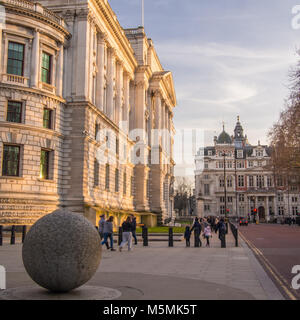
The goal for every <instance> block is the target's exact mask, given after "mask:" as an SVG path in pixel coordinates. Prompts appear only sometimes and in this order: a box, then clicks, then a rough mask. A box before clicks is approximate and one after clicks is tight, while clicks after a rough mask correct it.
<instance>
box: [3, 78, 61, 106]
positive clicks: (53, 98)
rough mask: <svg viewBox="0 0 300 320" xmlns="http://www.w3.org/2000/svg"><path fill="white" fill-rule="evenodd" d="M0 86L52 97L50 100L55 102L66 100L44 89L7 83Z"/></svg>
mask: <svg viewBox="0 0 300 320" xmlns="http://www.w3.org/2000/svg"><path fill="white" fill-rule="evenodd" d="M0 88H1V89H2V90H5V89H6V90H14V91H19V92H22V93H24V94H33V95H36V96H42V97H46V98H48V99H52V100H54V101H56V102H59V103H63V104H66V100H65V99H62V98H61V97H58V96H55V95H52V94H50V93H47V92H45V91H41V90H39V89H32V88H26V87H19V86H16V85H12V84H7V83H0Z"/></svg>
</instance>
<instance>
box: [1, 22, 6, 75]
mask: <svg viewBox="0 0 300 320" xmlns="http://www.w3.org/2000/svg"><path fill="white" fill-rule="evenodd" d="M2 33H3V24H2V23H0V74H2V73H6V71H4V70H3V56H4V55H3V54H2Z"/></svg>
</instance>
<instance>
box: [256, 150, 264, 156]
mask: <svg viewBox="0 0 300 320" xmlns="http://www.w3.org/2000/svg"><path fill="white" fill-rule="evenodd" d="M255 154H256V156H257V157H262V156H263V154H264V152H263V151H262V150H256V151H255Z"/></svg>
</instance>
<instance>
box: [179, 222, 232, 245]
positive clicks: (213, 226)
mask: <svg viewBox="0 0 300 320" xmlns="http://www.w3.org/2000/svg"><path fill="white" fill-rule="evenodd" d="M193 231H194V233H195V241H198V243H199V246H200V247H202V241H201V232H202V236H203V238H204V239H206V247H210V241H209V240H210V238H212V234H213V232H215V233H217V232H218V231H219V239H220V240H221V241H222V239H224V237H225V234H226V231H227V230H226V224H225V220H224V219H223V218H221V219H219V218H216V217H205V218H200V219H199V218H198V217H196V218H195V221H194V223H193V225H192V227H191V228H190V226H186V228H185V232H184V239H185V241H186V246H187V247H190V245H191V242H190V239H191V234H192V232H193Z"/></svg>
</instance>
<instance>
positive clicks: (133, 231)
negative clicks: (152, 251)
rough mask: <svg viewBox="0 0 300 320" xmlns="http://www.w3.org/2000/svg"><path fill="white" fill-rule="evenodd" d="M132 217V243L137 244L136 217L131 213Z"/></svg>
mask: <svg viewBox="0 0 300 320" xmlns="http://www.w3.org/2000/svg"><path fill="white" fill-rule="evenodd" d="M131 217H132V222H131V224H132V237H133V239H134V244H135V245H137V244H138V242H137V237H136V217H135V216H134V215H131Z"/></svg>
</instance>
